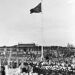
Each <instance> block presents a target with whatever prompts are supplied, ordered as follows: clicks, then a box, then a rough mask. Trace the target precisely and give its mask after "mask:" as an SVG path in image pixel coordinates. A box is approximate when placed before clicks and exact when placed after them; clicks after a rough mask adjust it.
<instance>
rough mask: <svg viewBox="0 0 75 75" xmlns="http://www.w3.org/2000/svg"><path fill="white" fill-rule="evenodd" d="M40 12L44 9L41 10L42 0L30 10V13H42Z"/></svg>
mask: <svg viewBox="0 0 75 75" xmlns="http://www.w3.org/2000/svg"><path fill="white" fill-rule="evenodd" d="M40 12H42V10H41V2H40V3H39V4H38V5H37V6H36V7H34V8H32V9H31V10H30V14H32V13H40Z"/></svg>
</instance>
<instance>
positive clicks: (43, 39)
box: [41, 0, 44, 61]
mask: <svg viewBox="0 0 75 75" xmlns="http://www.w3.org/2000/svg"><path fill="white" fill-rule="evenodd" d="M42 3H43V0H41V11H42V12H41V14H42V15H41V41H42V46H41V60H42V61H43V57H44V56H43V41H44V39H43V9H42Z"/></svg>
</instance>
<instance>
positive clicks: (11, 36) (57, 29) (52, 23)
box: [0, 0, 75, 46]
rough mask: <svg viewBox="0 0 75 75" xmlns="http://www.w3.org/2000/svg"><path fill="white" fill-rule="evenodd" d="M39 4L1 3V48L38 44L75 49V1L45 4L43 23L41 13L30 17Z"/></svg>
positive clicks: (49, 0) (19, 0) (26, 0)
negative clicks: (19, 44) (21, 44)
mask: <svg viewBox="0 0 75 75" xmlns="http://www.w3.org/2000/svg"><path fill="white" fill-rule="evenodd" d="M39 3H40V0H0V45H14V44H18V43H33V42H35V43H37V44H42V43H43V45H61V46H64V45H66V44H67V43H71V44H73V45H74V46H75V0H43V21H42V14H41V13H35V14H30V9H31V8H33V7H35V6H36V5H37V4H39ZM41 22H43V42H42V40H41V37H42V36H41V25H42V23H41Z"/></svg>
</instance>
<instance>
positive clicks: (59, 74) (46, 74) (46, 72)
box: [0, 61, 75, 75]
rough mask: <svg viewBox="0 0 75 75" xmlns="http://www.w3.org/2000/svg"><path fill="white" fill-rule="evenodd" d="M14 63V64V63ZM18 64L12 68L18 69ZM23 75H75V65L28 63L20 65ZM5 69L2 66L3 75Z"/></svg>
mask: <svg viewBox="0 0 75 75" xmlns="http://www.w3.org/2000/svg"><path fill="white" fill-rule="evenodd" d="M13 63H14V62H13ZM16 65H17V64H16V63H14V64H13V66H12V68H16V67H17V66H16ZM18 66H20V69H21V71H20V72H21V73H27V74H30V72H31V74H32V75H34V74H35V73H36V74H37V75H41V74H42V75H75V63H72V62H71V63H68V62H64V61H63V62H51V63H43V62H40V63H27V62H23V64H21V63H20V64H19V65H18ZM4 71H5V68H4V66H1V72H0V73H1V75H5V73H4Z"/></svg>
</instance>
